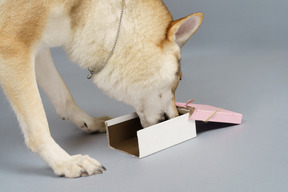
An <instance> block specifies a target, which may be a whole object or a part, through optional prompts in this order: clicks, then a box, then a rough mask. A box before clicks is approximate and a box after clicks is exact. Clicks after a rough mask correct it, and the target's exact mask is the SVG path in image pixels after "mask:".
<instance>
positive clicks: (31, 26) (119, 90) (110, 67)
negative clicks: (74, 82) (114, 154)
mask: <svg viewBox="0 0 288 192" xmlns="http://www.w3.org/2000/svg"><path fill="white" fill-rule="evenodd" d="M121 7H122V1H121V0H50V1H46V0H29V1H27V0H1V1H0V39H1V41H0V83H1V86H2V88H3V90H4V92H5V94H6V95H7V97H8V99H9V101H10V102H11V105H12V107H13V109H14V111H15V113H16V115H17V118H18V121H19V123H20V126H21V128H22V131H23V133H24V137H25V141H26V144H27V146H28V147H29V148H30V149H31V150H32V151H34V152H36V153H38V154H39V155H40V156H41V157H42V158H43V159H44V160H45V161H46V162H47V163H48V164H49V165H50V166H51V167H52V169H53V170H54V172H55V174H57V175H64V176H66V177H80V176H83V175H93V174H96V173H102V172H103V171H104V170H105V168H104V167H103V166H102V165H101V164H100V163H99V162H98V161H96V160H94V159H92V158H90V157H89V156H83V155H76V156H70V155H69V154H67V153H66V152H65V151H64V150H63V149H62V148H61V147H60V146H59V145H58V144H57V143H56V142H55V141H54V140H53V139H52V138H51V135H50V132H49V126H48V122H47V119H46V114H45V111H44V108H43V104H42V101H41V98H40V94H39V91H38V85H39V86H40V87H42V88H43V90H44V91H45V93H46V94H47V95H48V97H49V99H50V100H51V103H52V104H53V105H54V107H55V109H56V111H57V113H58V114H59V116H60V117H61V118H63V119H67V120H71V121H73V122H74V123H75V124H76V125H77V126H78V127H79V128H81V129H82V130H83V131H85V132H95V131H100V132H104V131H105V126H104V121H105V120H106V119H107V117H102V118H92V117H90V116H89V115H88V114H86V113H85V112H84V111H82V110H81V109H80V108H79V107H78V106H77V105H76V104H75V101H74V99H73V97H72V96H71V94H70V92H69V90H68V89H67V86H66V85H65V83H64V81H63V80H62V78H61V76H60V75H59V73H58V72H57V70H56V68H55V66H54V63H53V60H52V57H51V55H50V51H49V47H54V46H63V47H64V49H65V50H66V52H67V54H68V56H69V57H70V58H71V60H73V61H75V62H77V63H79V65H80V66H81V67H84V68H88V67H96V68H100V67H102V65H103V63H104V62H105V60H106V59H107V57H108V55H109V53H110V51H111V49H112V46H113V43H114V39H115V35H116V32H117V28H118V24H119V19H120V18H119V16H120V12H121ZM202 19H203V14H202V13H196V14H192V15H190V16H187V17H185V18H182V19H179V20H177V21H173V19H172V16H171V14H170V12H169V11H168V9H167V8H166V6H165V5H164V3H163V1H162V0H126V4H125V10H124V15H123V21H122V25H121V32H120V36H119V40H118V43H117V47H116V49H115V51H114V54H113V56H112V58H111V59H110V61H109V63H108V64H107V66H105V68H104V69H103V71H101V72H100V73H99V74H96V75H94V76H93V81H94V82H95V83H96V85H97V86H98V87H99V88H100V89H102V90H103V91H104V92H105V93H106V94H107V95H109V96H111V97H113V98H115V99H117V100H120V101H123V102H125V103H127V104H130V105H132V106H133V107H134V108H135V110H136V111H137V113H138V115H139V117H140V119H141V123H142V125H143V126H144V127H147V126H149V125H152V124H155V123H157V122H159V121H162V120H164V119H163V118H164V117H165V116H168V117H169V118H173V117H175V116H177V115H178V113H177V110H176V106H175V90H176V88H177V86H178V83H179V81H180V79H181V77H182V73H181V66H180V59H181V50H180V49H181V47H182V46H183V45H184V44H185V43H186V42H187V40H188V39H189V38H190V36H191V35H192V34H193V33H194V32H195V31H196V30H197V29H198V27H199V26H200V24H201V22H202ZM36 80H37V81H36Z"/></svg>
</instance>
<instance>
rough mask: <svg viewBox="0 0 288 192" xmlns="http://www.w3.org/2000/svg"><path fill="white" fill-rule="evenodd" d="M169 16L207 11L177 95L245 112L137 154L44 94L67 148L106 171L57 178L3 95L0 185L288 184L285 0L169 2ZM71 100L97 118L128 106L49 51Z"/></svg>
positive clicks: (216, 187)
mask: <svg viewBox="0 0 288 192" xmlns="http://www.w3.org/2000/svg"><path fill="white" fill-rule="evenodd" d="M164 2H165V3H166V4H167V6H168V8H169V9H170V10H171V12H172V14H173V16H174V18H180V17H182V16H185V15H188V14H190V13H192V12H197V11H202V12H204V13H205V19H204V23H203V25H202V26H201V28H200V29H199V31H198V32H197V33H196V34H195V35H194V36H193V37H192V39H191V40H190V41H189V42H188V44H187V45H186V46H185V47H184V49H183V60H182V70H183V75H184V77H183V80H182V81H181V84H180V85H179V88H178V90H177V101H183V102H184V101H186V100H188V99H196V100H197V103H202V104H210V105H214V106H218V107H223V108H226V109H229V110H232V111H236V112H240V113H243V115H244V119H243V124H242V125H239V126H232V127H227V128H222V129H211V130H208V129H207V130H206V131H203V132H201V133H200V134H199V135H198V137H197V138H195V139H192V140H190V141H188V142H185V143H183V144H180V145H177V146H175V147H173V148H170V149H167V150H165V151H162V152H160V153H157V154H155V155H152V156H149V157H147V158H144V159H141V160H138V159H136V158H134V157H131V156H128V155H126V154H123V153H120V152H117V151H115V150H112V149H109V148H108V147H107V139H106V135H105V134H97V135H86V134H84V133H82V132H81V131H80V130H78V129H77V128H76V127H75V126H74V125H73V124H71V123H69V122H65V121H62V120H60V118H59V117H58V116H57V115H56V113H55V111H54V109H53V108H52V106H51V104H50V103H49V102H48V101H47V98H46V97H45V96H44V95H43V94H42V95H43V102H44V105H45V109H46V112H47V117H48V121H49V123H50V129H51V132H52V136H53V138H54V139H55V140H56V141H57V142H58V143H59V144H60V145H61V146H62V147H63V148H64V149H65V150H67V151H68V152H69V153H70V154H78V153H82V154H89V155H90V156H92V157H94V158H96V159H97V160H99V161H100V162H102V163H103V164H104V165H105V166H106V167H107V169H108V171H107V172H105V173H104V174H103V175H96V176H92V177H88V178H80V179H65V178H58V177H56V176H55V175H54V174H53V172H52V170H51V169H50V168H49V167H48V166H47V165H46V164H45V162H43V160H41V159H40V158H39V157H38V156H37V155H35V154H32V153H30V152H29V151H28V150H27V149H26V147H25V145H24V141H23V137H22V133H21V131H20V129H19V128H18V124H17V122H16V118H15V115H14V114H13V112H12V110H11V108H10V106H9V103H8V101H7V99H6V98H5V97H4V95H3V94H2V93H1V95H0V114H1V115H0V126H1V132H0V184H1V185H0V191H36V190H39V191H52V190H53V191H82V190H85V191H88V190H89V191H90V190H91V191H103V192H105V191H109V192H111V191H125V192H128V191H131V192H132V191H133V192H134V191H145V192H146V191H166V192H169V191H171V192H175V191H181V192H182V191H183V192H184V191H200V192H208V191H209V192H210V191H211V192H218V191H219V192H223V191H233V192H234V191H239V192H243V191H246V192H250V191H251V192H256V191H259V192H266V191H267V192H271V191H277V192H284V191H288V184H287V179H288V177H287V176H288V151H287V145H288V126H287V123H286V119H287V109H288V101H287V98H288V86H287V83H288V78H287V72H288V66H287V60H288V56H287V49H288V47H287V45H288V38H287V34H288V26H287V18H288V11H287V8H288V2H287V1H286V0H273V1H272V0H238V1H236V0H218V1H214V0H193V1H191V0H180V1H173V0H165V1H164ZM52 52H53V57H54V59H55V62H56V63H57V64H58V65H57V66H58V69H59V71H60V73H61V74H62V76H63V79H64V80H65V81H66V82H67V84H68V87H69V88H70V90H71V92H72V94H73V96H74V97H75V100H76V101H77V103H78V104H79V106H80V107H82V108H83V109H84V110H85V111H87V112H88V113H90V114H91V115H94V116H101V115H110V116H113V117H116V116H120V115H123V114H127V113H130V112H132V111H133V109H132V108H131V107H129V106H127V105H125V104H122V103H119V102H117V101H115V100H112V99H110V98H109V97H107V96H105V95H103V94H102V93H101V92H100V91H99V90H98V89H97V88H96V87H95V86H94V85H93V84H92V83H91V82H90V81H88V80H86V79H85V78H86V75H87V72H86V70H83V69H79V67H77V66H76V65H75V64H71V62H70V61H69V60H68V59H67V57H66V56H65V54H64V52H63V51H62V49H59V48H56V49H53V50H52Z"/></svg>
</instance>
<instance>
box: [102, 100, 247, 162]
mask: <svg viewBox="0 0 288 192" xmlns="http://www.w3.org/2000/svg"><path fill="white" fill-rule="evenodd" d="M177 106H178V111H179V113H180V114H181V115H180V116H179V117H176V118H173V119H170V120H167V121H165V122H162V123H159V124H156V125H153V126H150V127H148V128H145V129H143V128H142V126H141V123H140V119H139V117H138V115H137V114H136V113H133V114H129V115H124V116H122V117H118V118H115V119H111V120H109V121H106V122H105V123H106V131H107V137H108V144H109V146H110V147H111V148H114V149H116V150H119V151H122V152H125V153H128V154H131V155H134V156H136V157H139V158H143V157H146V156H148V155H151V154H153V153H156V152H158V151H161V150H163V149H166V148H169V147H171V146H174V145H177V144H179V143H182V142H184V141H187V140H189V139H192V138H194V137H196V136H197V134H196V123H195V121H196V120H199V121H204V122H208V121H209V122H210V121H211V122H221V123H232V124H241V122H242V114H240V113H235V112H232V111H228V110H225V109H220V108H216V107H212V106H208V105H199V104H191V103H186V104H185V103H177Z"/></svg>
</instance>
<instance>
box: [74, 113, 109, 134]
mask: <svg viewBox="0 0 288 192" xmlns="http://www.w3.org/2000/svg"><path fill="white" fill-rule="evenodd" d="M109 119H111V118H110V117H107V116H103V117H100V118H97V117H95V118H91V119H87V120H86V121H83V122H82V123H80V125H79V126H78V127H79V128H80V129H81V130H83V131H84V132H86V133H97V132H99V133H105V132H106V127H105V121H107V120H109Z"/></svg>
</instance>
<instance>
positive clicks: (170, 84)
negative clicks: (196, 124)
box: [134, 13, 203, 127]
mask: <svg viewBox="0 0 288 192" xmlns="http://www.w3.org/2000/svg"><path fill="white" fill-rule="evenodd" d="M202 20H203V14H202V13H195V14H192V15H189V16H187V17H185V18H182V19H179V20H176V21H173V22H171V23H170V26H169V28H168V31H167V37H166V39H165V40H164V41H163V42H162V44H161V49H162V51H160V52H159V53H158V54H159V55H158V54H157V55H158V56H157V57H156V58H157V59H155V60H154V61H153V62H154V63H160V66H162V67H161V69H160V70H156V71H158V73H159V74H158V75H156V76H157V78H158V79H154V82H151V84H150V86H151V89H150V91H149V92H146V94H143V97H142V98H141V100H140V101H141V102H140V103H138V104H134V107H135V108H136V110H137V113H138V115H139V117H140V119H141V123H142V125H143V126H144V127H147V126H150V125H153V124H156V123H158V122H161V121H164V120H167V119H170V118H173V117H176V116H178V112H177V109H176V104H175V91H176V88H177V86H178V83H179V81H180V80H181V78H182V72H181V65H180V60H181V48H182V46H183V45H184V44H185V43H186V42H187V41H188V39H189V38H190V37H191V36H192V35H193V33H194V32H196V31H197V29H198V28H199V26H200V25H201V23H202ZM153 59H154V58H153ZM155 66H159V64H156V65H155Z"/></svg>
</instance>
